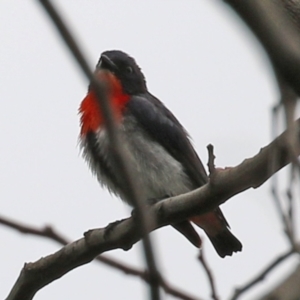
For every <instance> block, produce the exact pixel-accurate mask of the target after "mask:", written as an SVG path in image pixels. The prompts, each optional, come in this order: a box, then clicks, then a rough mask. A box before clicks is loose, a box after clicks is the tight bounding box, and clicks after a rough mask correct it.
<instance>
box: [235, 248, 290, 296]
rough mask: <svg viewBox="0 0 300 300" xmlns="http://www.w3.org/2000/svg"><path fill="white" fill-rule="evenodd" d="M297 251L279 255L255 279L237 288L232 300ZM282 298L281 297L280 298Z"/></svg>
mask: <svg viewBox="0 0 300 300" xmlns="http://www.w3.org/2000/svg"><path fill="white" fill-rule="evenodd" d="M294 253H295V250H294V249H292V250H289V251H288V252H286V253H284V254H282V255H280V256H278V257H277V258H276V259H275V260H274V261H273V262H272V263H271V264H270V265H269V266H267V267H266V268H265V269H264V270H263V271H262V272H261V273H260V274H259V275H258V276H256V277H255V278H254V279H253V280H251V281H250V282H249V283H247V284H245V286H243V287H241V288H237V289H236V290H235V292H234V294H233V296H232V298H231V300H236V299H238V298H239V297H240V296H241V295H242V294H243V293H245V292H246V291H248V290H249V289H250V288H252V287H253V286H254V285H255V284H257V283H259V282H260V281H262V280H264V279H265V277H266V276H267V275H268V274H269V273H270V272H271V271H272V270H273V269H274V268H275V267H277V266H278V265H279V264H280V263H281V262H283V261H284V260H286V259H287V258H288V257H290V256H291V255H292V254H294ZM280 299H281V298H280Z"/></svg>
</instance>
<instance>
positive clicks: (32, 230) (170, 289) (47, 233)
mask: <svg viewBox="0 0 300 300" xmlns="http://www.w3.org/2000/svg"><path fill="white" fill-rule="evenodd" d="M0 224H2V225H5V226H7V227H9V228H13V229H15V230H17V231H19V232H21V233H23V234H31V235H35V236H40V237H44V238H49V239H51V240H53V241H56V242H57V243H58V244H60V245H67V244H68V243H69V242H70V241H69V240H68V239H67V238H65V237H64V236H63V235H62V234H61V233H59V232H58V231H57V230H55V229H54V228H53V227H51V226H49V225H47V226H45V227H43V228H40V229H39V228H37V227H34V226H30V225H27V224H21V223H20V222H17V221H14V220H12V219H9V218H6V217H4V216H0ZM95 260H96V261H98V262H101V263H104V264H106V265H108V266H110V267H113V268H115V269H118V270H119V271H122V272H124V273H125V274H127V275H132V276H135V277H138V278H140V279H142V280H144V281H145V282H147V283H149V274H148V272H147V271H143V270H140V269H137V268H135V267H133V266H129V265H128V264H125V263H123V262H120V261H117V260H115V259H113V258H110V257H108V256H106V255H101V256H100V255H99V256H97V257H96V258H95ZM160 284H161V287H162V288H163V289H164V291H165V292H166V293H167V294H170V295H172V296H173V297H176V298H178V299H182V300H197V299H198V298H196V297H194V296H191V295H188V294H187V293H185V292H183V291H180V290H179V289H178V288H176V287H174V286H172V285H170V284H168V283H167V282H166V281H165V279H163V278H161V280H160ZM198 300H199V299H198Z"/></svg>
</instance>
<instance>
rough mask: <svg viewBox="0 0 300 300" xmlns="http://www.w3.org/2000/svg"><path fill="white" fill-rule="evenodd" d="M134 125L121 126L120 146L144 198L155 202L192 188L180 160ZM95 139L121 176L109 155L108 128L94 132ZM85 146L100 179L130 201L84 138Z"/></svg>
mask: <svg viewBox="0 0 300 300" xmlns="http://www.w3.org/2000/svg"><path fill="white" fill-rule="evenodd" d="M128 123H129V124H128ZM132 125H134V124H133V122H127V123H126V124H125V125H124V124H123V125H122V126H120V128H119V129H120V136H121V146H122V147H123V148H124V150H125V151H126V159H127V160H128V162H129V164H131V168H132V171H133V178H134V180H135V183H136V185H137V186H138V187H139V188H141V189H142V194H143V195H144V197H145V198H146V199H148V200H151V202H152V201H153V200H156V199H157V200H161V199H163V198H165V197H167V196H174V195H179V194H182V193H186V192H188V191H190V190H192V189H193V187H192V183H191V182H190V180H189V178H188V176H187V175H186V173H185V172H184V170H183V168H182V165H181V163H179V162H178V161H177V160H175V159H174V158H173V157H172V156H171V155H170V154H169V152H167V151H166V150H165V148H163V147H162V146H161V145H159V144H158V143H156V142H155V141H153V140H152V139H151V138H150V137H149V136H148V135H146V134H145V132H143V131H142V130H140V129H138V127H137V126H132ZM95 138H96V140H97V151H99V152H101V156H102V157H103V159H105V160H106V162H107V164H108V165H109V166H110V167H111V169H112V172H113V173H115V174H117V175H118V173H119V172H118V169H117V166H115V165H114V163H113V161H112V157H111V155H110V154H109V153H110V150H109V147H108V139H107V134H106V131H105V130H104V129H99V130H98V131H97V132H96V133H95ZM82 147H83V154H84V157H85V158H86V160H87V161H88V163H89V165H90V166H91V168H92V170H93V171H94V173H96V175H97V178H98V180H99V182H100V183H101V184H102V185H104V186H106V187H107V188H108V189H109V190H110V191H111V192H113V193H115V194H117V195H119V196H120V197H121V198H122V199H123V200H125V201H126V202H128V203H129V204H130V199H126V197H125V195H124V194H123V193H122V191H121V190H120V188H119V185H118V184H117V183H116V182H113V181H112V180H111V179H110V178H109V177H108V176H106V174H105V172H103V170H101V168H100V167H99V165H97V163H95V162H94V158H93V157H91V153H90V151H88V149H86V147H87V145H86V143H85V141H84V140H82Z"/></svg>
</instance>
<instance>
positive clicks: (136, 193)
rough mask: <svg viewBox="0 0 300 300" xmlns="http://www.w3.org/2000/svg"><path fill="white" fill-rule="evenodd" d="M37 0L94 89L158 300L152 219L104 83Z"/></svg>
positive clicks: (49, 8) (53, 11) (48, 6)
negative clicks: (122, 139) (122, 143)
mask: <svg viewBox="0 0 300 300" xmlns="http://www.w3.org/2000/svg"><path fill="white" fill-rule="evenodd" d="M38 2H39V3H40V4H41V5H42V7H43V8H44V9H45V11H46V13H47V14H48V16H49V17H50V19H51V20H52V22H53V24H54V25H55V28H56V29H57V31H58V33H59V35H60V36H61V38H62V40H63V41H64V42H65V44H66V46H67V47H68V49H69V50H70V52H71V53H72V55H73V57H74V58H75V60H76V62H77V63H78V65H79V66H80V68H81V70H82V72H83V73H84V74H85V75H86V77H87V79H88V80H89V82H90V83H91V85H92V86H93V88H94V89H95V92H96V95H97V101H98V104H99V107H100V108H101V111H102V112H103V120H104V124H105V126H106V130H107V135H108V140H109V145H110V152H111V155H112V156H113V158H114V159H113V161H114V163H115V164H116V166H117V167H118V170H119V173H118V174H116V175H117V176H120V178H121V179H122V180H120V182H122V184H123V186H122V190H123V191H124V194H125V196H126V197H127V198H128V199H130V200H131V203H133V206H134V207H135V209H136V219H137V220H138V223H139V228H140V230H141V232H142V234H143V240H142V242H143V250H144V251H143V252H144V256H145V261H146V264H147V268H148V271H149V282H150V294H151V299H152V300H159V299H160V293H159V280H160V278H161V275H160V274H159V272H158V269H157V266H156V261H155V256H154V253H153V247H152V243H151V240H150V237H149V236H148V234H147V232H149V228H148V227H149V226H150V223H151V222H152V215H150V214H148V213H146V209H145V207H146V204H145V202H144V201H143V198H144V197H143V193H142V190H141V189H139V188H137V186H136V185H135V181H134V175H135V174H133V170H132V168H131V165H130V164H129V163H128V161H129V160H128V159H127V153H126V151H125V150H124V148H123V147H121V143H120V138H119V134H118V131H117V130H116V124H115V122H114V121H115V120H114V116H113V114H112V108H111V106H110V103H109V101H107V100H108V99H107V93H106V86H105V85H104V84H103V83H101V82H100V81H99V80H98V79H97V78H96V76H95V75H94V74H93V72H92V71H91V69H90V68H89V66H88V63H87V60H86V59H85V57H84V55H83V52H82V50H81V49H80V47H79V45H78V43H77V42H76V41H75V38H74V37H73V36H72V34H71V32H70V30H69V28H68V27H67V25H66V22H64V20H63V18H62V17H61V15H60V14H59V12H58V9H57V8H55V7H54V6H53V5H52V3H51V1H49V0H38Z"/></svg>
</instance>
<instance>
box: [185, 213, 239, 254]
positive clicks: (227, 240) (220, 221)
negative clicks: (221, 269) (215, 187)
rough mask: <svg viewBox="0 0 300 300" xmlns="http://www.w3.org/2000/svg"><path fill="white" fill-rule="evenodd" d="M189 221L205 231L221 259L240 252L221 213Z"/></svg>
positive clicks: (208, 214)
mask: <svg viewBox="0 0 300 300" xmlns="http://www.w3.org/2000/svg"><path fill="white" fill-rule="evenodd" d="M220 214H221V215H220ZM221 217H222V218H221ZM190 220H191V221H192V222H193V223H195V224H196V225H198V226H199V227H201V228H202V229H203V230H204V231H205V233H206V234H207V236H208V238H209V239H210V241H211V243H212V244H213V246H214V248H215V249H216V251H217V253H218V254H219V255H220V256H221V257H222V258H223V257H225V256H227V255H229V256H231V255H232V254H233V252H238V251H242V244H241V242H240V241H239V240H238V239H237V238H236V237H235V236H234V235H233V234H232V233H231V232H230V230H229V228H228V227H227V226H228V224H227V222H226V220H225V218H224V216H223V214H222V213H221V211H217V212H211V213H207V214H204V215H201V216H196V217H192V218H191V219H190Z"/></svg>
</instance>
